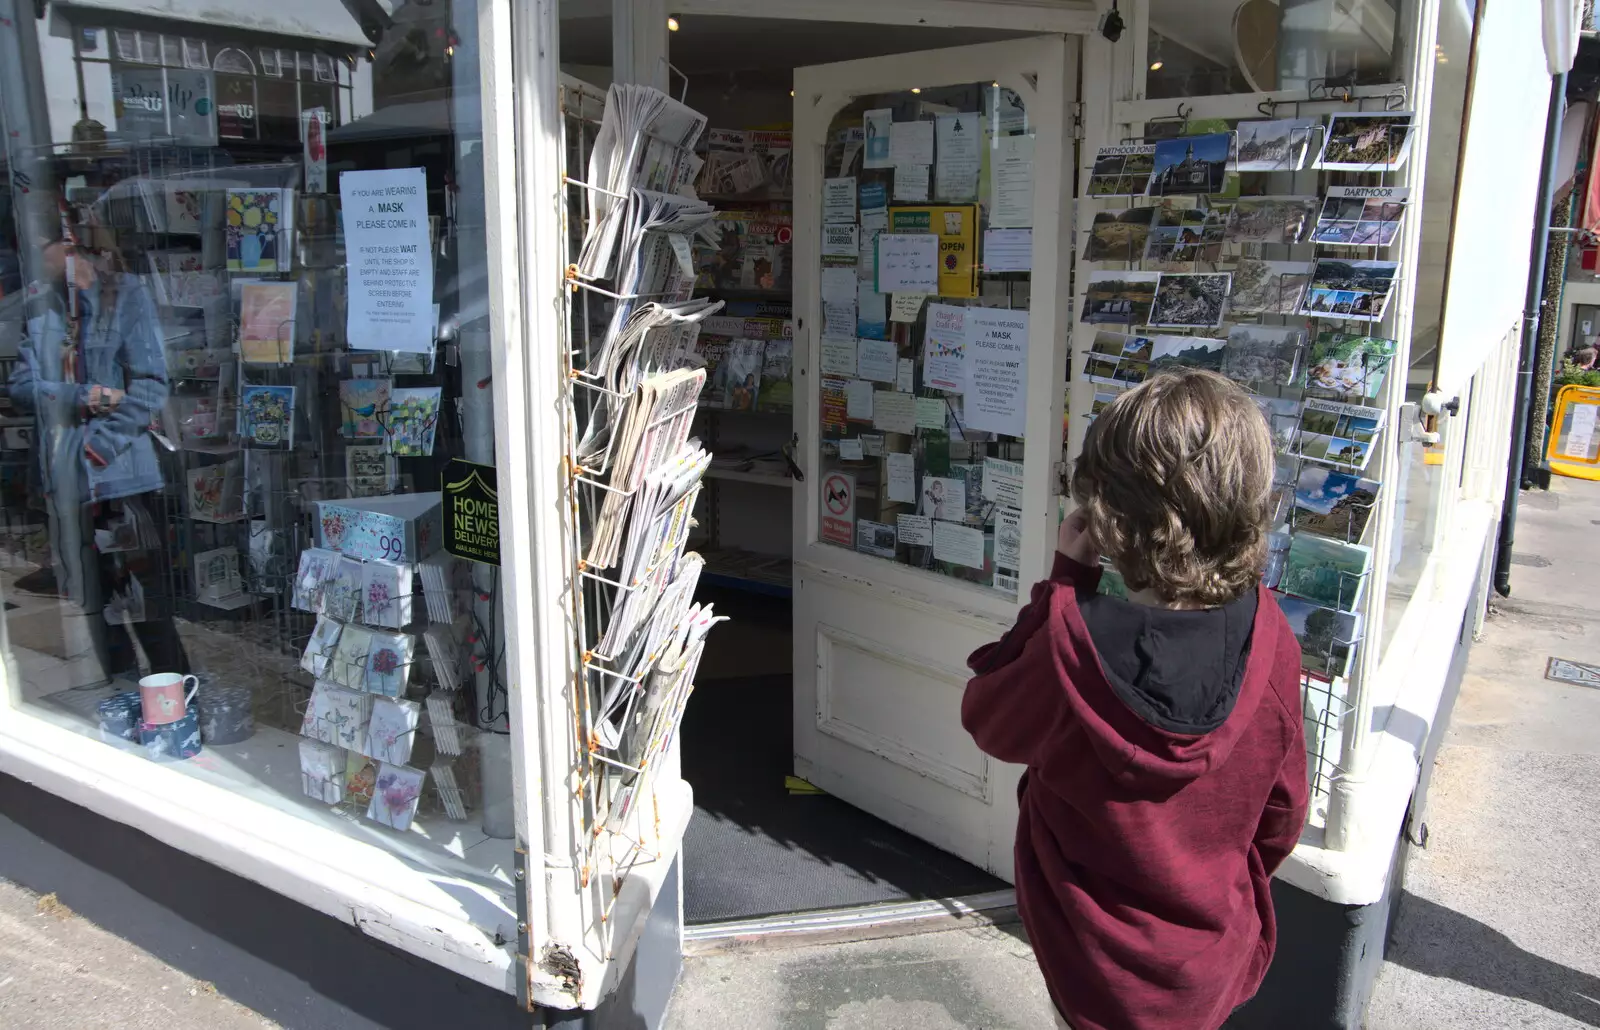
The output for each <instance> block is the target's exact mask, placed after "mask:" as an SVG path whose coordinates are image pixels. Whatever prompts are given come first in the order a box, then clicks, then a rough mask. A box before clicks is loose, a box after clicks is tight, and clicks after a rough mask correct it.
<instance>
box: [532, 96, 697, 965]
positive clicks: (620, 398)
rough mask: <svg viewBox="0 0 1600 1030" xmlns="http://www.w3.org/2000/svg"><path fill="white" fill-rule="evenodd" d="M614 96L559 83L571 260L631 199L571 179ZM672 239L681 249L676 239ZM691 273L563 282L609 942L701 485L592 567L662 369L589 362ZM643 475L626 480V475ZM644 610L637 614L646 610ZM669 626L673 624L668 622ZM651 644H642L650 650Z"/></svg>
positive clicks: (672, 664) (595, 864)
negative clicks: (602, 431)
mask: <svg viewBox="0 0 1600 1030" xmlns="http://www.w3.org/2000/svg"><path fill="white" fill-rule="evenodd" d="M623 88H624V89H625V90H628V89H631V90H636V91H641V95H642V94H643V93H649V94H653V93H654V91H646V90H644V88H643V87H623ZM617 90H618V87H615V86H614V87H612V90H611V91H610V92H609V93H607V92H602V91H599V90H597V89H595V88H594V87H589V86H585V85H583V84H580V83H576V82H574V81H571V80H566V81H564V82H563V86H562V89H561V100H560V108H561V114H562V127H563V132H564V136H565V139H564V143H565V146H564V151H563V152H564V154H565V157H566V166H567V172H568V174H567V175H565V176H564V181H565V183H566V190H565V200H566V203H565V204H564V206H563V212H564V217H565V219H566V226H567V231H566V233H565V234H564V236H565V238H566V239H567V241H568V248H569V254H570V255H574V256H575V255H576V254H577V253H578V252H579V250H580V249H581V248H582V247H583V245H584V244H585V243H586V242H588V240H589V239H590V235H591V234H592V233H594V232H596V231H598V227H599V224H600V223H599V219H598V218H597V216H596V199H597V197H598V196H605V197H609V198H611V200H612V202H613V203H616V204H622V205H624V206H626V205H628V204H629V203H630V202H631V200H632V198H630V197H629V196H625V195H624V194H622V193H620V192H612V191H610V190H608V189H605V188H604V187H603V186H602V185H600V184H596V183H591V182H584V181H582V179H581V178H580V176H582V175H584V174H586V173H585V172H583V171H579V170H581V169H588V168H589V167H591V157H592V156H593V154H594V151H595V149H596V146H597V142H599V143H600V144H602V145H603V141H604V139H605V137H606V133H607V131H609V127H607V128H606V131H603V126H605V123H606V120H607V119H608V118H615V117H617V115H618V114H619V112H618V111H617V110H616V107H617V105H618V104H619V101H618V100H617V96H618V93H617ZM624 95H626V94H624ZM685 110H686V109H685ZM641 131H642V130H641ZM631 142H633V141H628V140H623V141H621V143H620V144H615V141H614V145H616V146H617V150H618V152H619V153H620V152H628V153H632V151H631V149H630V146H629V144H630V143H631ZM648 146H649V147H650V148H653V149H654V151H655V153H656V155H657V156H656V157H655V158H654V159H656V160H660V159H661V158H660V156H659V154H660V152H661V148H666V149H667V150H669V151H670V150H676V151H678V153H676V154H674V155H673V156H672V158H671V160H672V161H679V160H683V154H682V151H683V150H685V149H686V148H683V147H676V148H674V147H673V145H672V144H669V143H668V142H667V141H665V140H662V139H660V138H659V137H650V138H649V141H648ZM691 146H692V141H691ZM641 149H644V148H643V147H641ZM690 152H691V153H692V151H690ZM640 160H641V161H642V160H643V158H642V157H641V158H640ZM685 242H689V241H687V240H686V241H685ZM675 246H677V247H679V248H681V247H682V244H677V245H675ZM692 281H693V280H692V277H691V278H690V280H689V283H688V284H687V288H684V289H682V290H680V291H678V292H676V293H674V294H672V295H667V294H664V293H653V292H649V290H650V289H651V288H653V286H652V285H651V284H646V289H645V290H644V291H643V292H639V293H633V294H625V293H622V292H620V291H619V289H617V288H615V287H616V286H617V282H616V281H615V280H612V279H609V278H604V277H589V276H585V275H583V274H581V273H580V272H579V266H578V265H577V264H571V265H569V266H568V268H567V272H566V276H565V280H564V286H565V289H564V294H565V296H566V299H567V307H566V312H565V318H564V330H565V333H566V335H567V338H566V340H565V342H564V346H563V353H564V354H565V358H566V360H565V373H566V374H565V377H564V385H565V390H564V399H565V405H566V458H565V468H566V473H567V479H568V488H569V491H570V495H571V503H572V511H573V518H572V519H571V521H570V523H569V528H568V544H567V547H568V553H569V554H570V555H572V556H573V567H572V570H571V573H570V580H569V582H570V589H569V596H570V603H571V605H572V610H573V617H574V622H573V624H574V627H575V639H574V640H573V647H574V657H575V660H576V666H577V674H576V681H575V683H574V693H575V695H576V698H577V704H576V705H575V719H576V726H575V734H576V739H577V741H578V753H577V754H576V755H575V756H574V761H575V766H576V768H575V779H576V781H577V784H578V790H577V793H578V796H579V798H580V799H581V820H582V833H583V838H584V839H583V841H582V868H581V869H580V871H579V875H580V885H581V886H582V887H583V888H584V889H586V890H589V891H590V892H591V893H592V897H593V900H594V904H595V910H596V912H597V914H598V919H599V923H600V925H599V927H598V929H599V931H600V932H601V934H602V937H603V939H604V940H605V942H606V946H607V947H609V946H610V943H611V940H612V936H611V935H612V932H613V929H614V928H613V927H612V926H611V921H610V917H611V913H612V909H613V906H614V905H615V904H616V900H617V897H618V890H619V888H620V886H621V883H622V879H623V877H624V876H625V875H626V874H627V872H628V870H629V869H630V868H631V867H632V866H633V865H634V864H635V863H636V862H639V861H641V860H650V859H652V858H655V857H657V856H658V854H659V851H658V849H657V847H656V846H655V842H656V841H658V840H659V838H660V835H661V831H662V826H661V816H662V813H661V812H660V811H658V810H656V808H655V807H654V791H653V787H654V785H655V784H656V782H657V777H658V776H659V775H660V771H661V769H662V767H663V766H664V765H666V764H668V762H669V760H670V756H671V751H672V746H673V743H674V741H675V739H676V735H677V733H678V729H679V727H680V725H681V723H682V719H683V713H684V709H685V705H686V703H687V701H688V698H689V695H690V693H691V692H692V691H693V689H694V674H695V671H696V668H697V666H698V664H699V658H700V654H701V652H702V650H703V644H702V643H699V642H697V641H695V640H693V639H691V640H690V642H689V644H688V646H687V649H686V650H685V651H683V652H682V653H680V654H676V655H672V656H670V657H669V656H668V651H669V647H668V645H667V642H668V641H669V640H671V639H673V638H675V637H678V638H681V635H682V633H684V632H685V631H686V630H687V629H688V624H687V622H686V621H684V620H686V619H687V618H688V616H687V615H686V614H685V612H684V611H683V609H684V607H686V602H687V598H688V596H689V595H692V590H693V586H694V583H695V582H697V581H698V576H699V571H700V569H701V568H703V562H702V561H701V560H700V558H699V556H698V555H694V554H692V553H687V554H686V553H685V545H686V544H687V542H688V538H689V531H690V529H691V527H692V526H693V524H694V521H693V519H692V518H690V517H688V513H689V512H692V511H693V506H694V504H695V501H696V499H697V497H698V496H699V493H700V484H699V482H698V481H696V482H694V483H692V484H690V485H689V486H688V488H687V492H686V494H684V496H683V498H682V499H681V500H679V501H678V502H676V504H674V505H673V509H674V510H680V511H681V512H682V513H683V517H681V518H677V519H673V520H671V521H670V522H669V523H668V524H669V526H670V527H671V529H670V531H669V533H668V535H667V536H666V538H665V539H664V541H663V543H662V544H661V545H660V546H659V547H657V548H655V549H654V550H651V551H649V552H647V553H648V554H649V555H650V560H649V561H647V562H643V563H642V564H643V565H644V567H643V568H639V569H636V570H635V571H633V573H632V574H631V575H629V574H628V572H627V571H626V569H627V563H626V562H625V561H620V560H619V562H618V563H617V564H614V565H611V566H610V567H599V566H598V565H597V564H596V563H594V562H591V561H590V560H588V558H587V557H586V556H588V555H590V554H591V553H592V550H593V544H594V541H595V538H596V536H597V533H598V531H599V530H600V529H601V522H602V520H603V519H605V518H606V517H607V516H606V515H604V514H603V512H604V511H605V510H607V509H612V510H614V509H616V508H619V507H621V506H622V504H623V502H626V503H627V505H628V507H627V512H626V515H625V516H624V517H625V518H626V519H627V521H628V523H631V522H633V521H635V520H637V519H640V518H644V517H646V514H648V513H641V511H640V509H639V507H638V506H637V505H635V504H634V503H633V502H634V501H635V500H637V499H638V498H639V497H640V496H641V490H642V488H641V487H640V486H637V485H630V483H629V482H628V481H624V480H622V479H621V478H620V477H621V476H623V475H625V474H629V473H628V470H624V469H619V468H618V464H619V461H618V459H619V455H618V449H617V445H618V442H619V437H620V436H621V434H622V428H623V426H624V424H626V423H627V422H628V417H629V414H630V412H631V411H632V410H633V409H634V407H635V406H636V405H638V404H641V403H643V401H642V398H643V395H644V393H645V381H646V380H647V379H648V378H649V376H650V375H652V374H656V373H662V372H667V371H670V369H653V370H649V371H647V372H646V373H645V374H644V375H641V376H639V377H637V378H638V381H637V382H636V384H635V385H634V387H633V388H632V389H628V390H616V389H613V388H612V386H611V385H608V382H610V381H609V380H608V379H607V378H606V377H605V376H604V375H603V374H602V373H600V372H599V371H598V370H595V369H594V366H593V362H594V360H595V358H596V355H597V354H600V353H602V352H603V351H604V350H605V348H606V346H607V344H608V343H610V342H612V341H610V340H609V339H608V335H609V333H610V331H611V330H610V328H608V327H610V326H611V325H612V321H613V320H612V314H613V312H614V310H615V309H616V308H617V307H618V306H619V305H628V306H630V307H631V306H633V303H634V302H640V303H643V302H646V301H660V302H662V303H676V302H682V301H687V300H688V298H689V295H690V292H691V289H692ZM690 340H691V341H692V337H690ZM697 406H698V399H697V398H696V397H693V396H690V397H689V399H688V400H687V401H686V402H683V403H676V404H667V405H664V406H663V407H664V410H661V411H658V412H656V413H654V414H653V415H652V416H651V417H649V419H648V421H647V423H646V424H645V426H644V429H643V434H642V435H643V436H644V437H645V438H648V437H650V436H651V435H653V434H654V432H655V431H656V430H661V429H664V427H667V426H671V425H680V424H682V422H683V421H685V420H688V419H691V418H692V416H693V414H694V412H695V409H696V408H697ZM597 420H608V421H609V429H608V430H607V432H608V435H607V437H606V438H605V442H604V444H603V446H598V447H589V448H587V453H584V454H580V448H579V430H580V427H589V426H590V425H591V423H592V422H595V421H597ZM668 457H670V456H668ZM697 479H698V477H697ZM638 481H639V480H638V479H637V478H635V480H634V482H638ZM608 502H609V504H608ZM651 517H653V514H652V515H651ZM653 524H654V523H650V525H653ZM622 528H626V524H624V527H621V528H619V527H615V526H613V527H611V529H610V530H609V532H612V533H621V531H622ZM669 579H670V581H671V582H670V583H668V582H667V581H668V580H669ZM675 590H676V591H678V593H679V594H680V595H683V596H681V597H679V598H678V600H682V601H684V604H680V605H676V606H674V605H673V604H672V602H673V600H674V596H673V595H674V591H675ZM641 608H644V609H645V613H644V614H642V615H641V614H640V609H641ZM618 619H628V620H629V621H628V623H627V624H626V625H627V627H628V628H627V630H626V631H625V632H623V633H620V634H619V633H616V632H615V631H614V629H615V627H614V626H613V623H614V622H615V621H616V620H618ZM668 622H670V623H672V624H671V625H667V624H666V623H668ZM617 636H620V637H621V638H622V639H620V640H616V639H611V640H610V645H609V646H608V643H607V642H608V639H609V638H613V637H617ZM658 641H659V642H660V643H659V644H658V645H657V646H655V647H654V648H653V649H651V648H650V646H649V644H650V643H654V642H658ZM640 802H648V803H649V804H650V808H649V809H648V810H643V809H641V807H640Z"/></svg>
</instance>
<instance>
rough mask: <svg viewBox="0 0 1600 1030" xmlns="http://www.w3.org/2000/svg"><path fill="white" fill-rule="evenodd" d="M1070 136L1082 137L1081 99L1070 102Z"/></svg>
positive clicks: (1074, 137)
mask: <svg viewBox="0 0 1600 1030" xmlns="http://www.w3.org/2000/svg"><path fill="white" fill-rule="evenodd" d="M1072 138H1073V139H1083V101H1081V100H1074V101H1073V102H1072Z"/></svg>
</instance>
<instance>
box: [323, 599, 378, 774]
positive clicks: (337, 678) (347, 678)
mask: <svg viewBox="0 0 1600 1030" xmlns="http://www.w3.org/2000/svg"><path fill="white" fill-rule="evenodd" d="M371 649H372V631H371V630H370V629H366V628H364V627H361V626H346V627H345V628H344V631H343V632H342V633H340V634H339V646H338V648H337V649H335V650H334V652H333V661H332V662H331V663H330V664H329V667H328V678H329V679H331V680H333V681H334V682H335V683H337V684H339V685H340V686H344V687H349V688H350V689H351V690H363V689H365V688H366V683H367V661H368V654H369V652H370V651H371ZM351 746H352V747H353V746H354V745H351Z"/></svg>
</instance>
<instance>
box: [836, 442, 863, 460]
mask: <svg viewBox="0 0 1600 1030" xmlns="http://www.w3.org/2000/svg"><path fill="white" fill-rule="evenodd" d="M839 460H840V461H860V460H861V438H860V437H854V438H852V439H849V440H840V441H839Z"/></svg>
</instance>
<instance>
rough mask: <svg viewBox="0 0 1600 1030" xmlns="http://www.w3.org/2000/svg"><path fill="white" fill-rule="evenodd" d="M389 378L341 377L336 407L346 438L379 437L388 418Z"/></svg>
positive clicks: (373, 438)
mask: <svg viewBox="0 0 1600 1030" xmlns="http://www.w3.org/2000/svg"><path fill="white" fill-rule="evenodd" d="M393 388H394V380H392V379H344V380H341V381H340V382H339V411H340V414H341V416H342V431H343V433H344V436H345V439H347V440H348V439H356V440H381V439H383V437H384V432H383V426H384V423H385V422H387V421H388V419H389V393H390V391H391V390H392V389H393Z"/></svg>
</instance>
